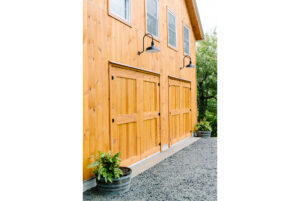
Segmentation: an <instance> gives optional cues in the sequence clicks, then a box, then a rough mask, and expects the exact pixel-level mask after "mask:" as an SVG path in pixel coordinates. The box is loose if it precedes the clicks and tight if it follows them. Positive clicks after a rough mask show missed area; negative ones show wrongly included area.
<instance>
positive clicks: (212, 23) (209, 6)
mask: <svg viewBox="0 0 300 201" xmlns="http://www.w3.org/2000/svg"><path fill="white" fill-rule="evenodd" d="M196 2H197V6H198V10H199V14H200V19H201V24H202V27H203V29H204V33H206V32H211V31H213V29H214V28H215V27H217V0H196Z"/></svg>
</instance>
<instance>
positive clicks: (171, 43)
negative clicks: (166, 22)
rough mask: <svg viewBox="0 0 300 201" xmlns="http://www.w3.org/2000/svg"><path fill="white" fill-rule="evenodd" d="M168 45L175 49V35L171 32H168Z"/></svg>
mask: <svg viewBox="0 0 300 201" xmlns="http://www.w3.org/2000/svg"><path fill="white" fill-rule="evenodd" d="M169 44H170V45H172V46H173V47H176V34H175V32H173V31H169Z"/></svg>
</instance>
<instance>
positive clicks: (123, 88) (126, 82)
mask: <svg viewBox="0 0 300 201" xmlns="http://www.w3.org/2000/svg"><path fill="white" fill-rule="evenodd" d="M115 82H116V84H117V90H116V91H115V93H116V99H117V102H118V104H117V113H118V114H131V113H136V111H137V89H136V88H137V84H136V80H135V79H129V78H123V77H117V78H116V81H115ZM129 94H130V96H129Z"/></svg>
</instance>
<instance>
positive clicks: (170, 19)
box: [168, 11, 176, 47]
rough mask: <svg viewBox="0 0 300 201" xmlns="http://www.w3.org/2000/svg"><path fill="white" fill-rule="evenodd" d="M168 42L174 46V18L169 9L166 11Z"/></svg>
mask: <svg viewBox="0 0 300 201" xmlns="http://www.w3.org/2000/svg"><path fill="white" fill-rule="evenodd" d="M168 42H169V44H170V45H172V46H173V47H176V18H175V16H174V15H173V14H172V13H171V12H170V11H168Z"/></svg>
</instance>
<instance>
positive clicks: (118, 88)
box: [83, 0, 204, 181]
mask: <svg viewBox="0 0 300 201" xmlns="http://www.w3.org/2000/svg"><path fill="white" fill-rule="evenodd" d="M83 2H84V6H83V8H84V11H83V56H84V57H83V180H84V181H86V180H88V179H90V178H91V177H92V176H91V170H89V169H87V165H88V164H89V163H90V160H89V156H90V155H93V154H95V153H96V151H97V150H101V151H104V152H106V151H108V150H111V151H112V152H114V153H116V152H119V151H120V152H121V159H122V165H125V166H129V165H132V164H134V163H136V162H138V161H140V160H142V159H145V158H147V157H149V156H151V155H153V154H155V153H158V152H161V151H164V150H166V149H168V148H169V147H170V146H172V145H174V144H175V143H177V142H179V141H181V140H183V139H184V138H187V137H189V136H191V135H192V131H193V128H194V126H195V124H196V122H197V99H196V97H197V91H196V69H195V68H193V65H195V64H196V41H198V40H203V38H204V35H203V31H202V27H201V22H200V18H199V13H198V10H197V6H196V2H195V1H194V0H176V1H175V0H84V1H83ZM143 50H144V51H143ZM183 67H184V68H183Z"/></svg>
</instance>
